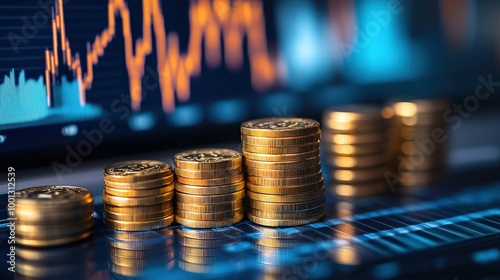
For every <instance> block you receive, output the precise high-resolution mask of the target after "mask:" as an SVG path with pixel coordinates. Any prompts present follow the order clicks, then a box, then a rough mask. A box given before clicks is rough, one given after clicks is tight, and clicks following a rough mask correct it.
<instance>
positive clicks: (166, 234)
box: [105, 228, 175, 242]
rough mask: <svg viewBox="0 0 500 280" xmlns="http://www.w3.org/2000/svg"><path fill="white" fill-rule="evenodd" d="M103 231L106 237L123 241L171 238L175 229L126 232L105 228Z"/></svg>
mask: <svg viewBox="0 0 500 280" xmlns="http://www.w3.org/2000/svg"><path fill="white" fill-rule="evenodd" d="M105 231H106V237H108V238H111V239H112V240H120V241H125V242H129V241H133V242H135V241H148V240H158V239H168V238H170V239H173V238H174V234H175V231H174V230H173V229H170V228H164V229H160V230H155V231H143V232H127V231H120V230H114V229H110V228H106V229H105Z"/></svg>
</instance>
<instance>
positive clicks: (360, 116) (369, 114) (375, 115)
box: [323, 104, 382, 122]
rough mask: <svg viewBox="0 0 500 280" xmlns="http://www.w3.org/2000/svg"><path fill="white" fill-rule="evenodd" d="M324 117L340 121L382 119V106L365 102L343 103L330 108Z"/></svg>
mask: <svg viewBox="0 0 500 280" xmlns="http://www.w3.org/2000/svg"><path fill="white" fill-rule="evenodd" d="M323 117H324V118H325V119H328V120H335V121H338V122H354V121H372V120H375V119H382V108H381V107H378V106H375V105H364V104H363V105H362V104H359V105H343V106H338V107H334V108H330V109H328V110H327V111H326V112H324V113H323Z"/></svg>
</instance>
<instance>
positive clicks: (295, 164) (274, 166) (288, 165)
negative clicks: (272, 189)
mask: <svg viewBox="0 0 500 280" xmlns="http://www.w3.org/2000/svg"><path fill="white" fill-rule="evenodd" d="M244 162H245V166H246V167H250V168H259V169H270V170H290V169H301V168H308V167H312V166H315V165H318V164H320V163H321V162H320V159H319V156H318V157H316V158H312V159H309V160H303V161H292V162H267V161H256V160H250V159H247V158H245V160H244Z"/></svg>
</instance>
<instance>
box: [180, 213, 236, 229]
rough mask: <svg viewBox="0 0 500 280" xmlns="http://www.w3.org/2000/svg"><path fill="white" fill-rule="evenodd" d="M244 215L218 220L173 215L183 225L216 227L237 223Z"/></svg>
mask: <svg viewBox="0 0 500 280" xmlns="http://www.w3.org/2000/svg"><path fill="white" fill-rule="evenodd" d="M244 217H245V215H240V216H236V217H234V218H231V219H227V220H219V221H196V220H189V219H184V218H181V217H179V216H176V217H175V221H176V222H177V223H179V224H181V225H183V226H187V227H190V228H217V227H226V226H230V225H233V224H236V223H239V222H241V221H242V220H243V218H244Z"/></svg>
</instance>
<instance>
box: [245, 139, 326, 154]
mask: <svg viewBox="0 0 500 280" xmlns="http://www.w3.org/2000/svg"><path fill="white" fill-rule="evenodd" d="M319 146H320V144H319V141H317V142H313V143H310V144H304V145H300V146H283V147H270V146H255V145H250V144H246V143H243V152H249V153H258V154H299V153H307V152H311V151H314V150H317V149H319Z"/></svg>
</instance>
